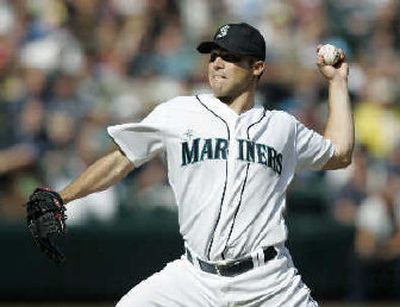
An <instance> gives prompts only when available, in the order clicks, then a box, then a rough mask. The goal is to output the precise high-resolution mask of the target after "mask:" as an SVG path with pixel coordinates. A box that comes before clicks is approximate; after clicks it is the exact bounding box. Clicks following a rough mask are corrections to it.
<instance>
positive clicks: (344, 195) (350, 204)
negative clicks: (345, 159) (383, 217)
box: [333, 146, 368, 227]
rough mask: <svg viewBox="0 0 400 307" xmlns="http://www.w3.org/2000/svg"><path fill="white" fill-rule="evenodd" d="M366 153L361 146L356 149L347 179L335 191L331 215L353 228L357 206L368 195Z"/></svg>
mask: <svg viewBox="0 0 400 307" xmlns="http://www.w3.org/2000/svg"><path fill="white" fill-rule="evenodd" d="M367 154H368V152H367V151H366V148H365V147H363V146H358V147H356V149H355V151H354V155H353V162H352V164H351V166H350V167H349V169H348V170H347V171H348V173H349V174H348V176H349V178H348V179H347V180H346V181H345V182H344V183H342V184H341V186H340V188H339V189H338V191H335V192H334V193H335V195H336V196H335V197H334V204H333V214H334V216H335V218H336V220H337V221H338V222H340V223H342V224H344V225H348V226H352V227H354V226H355V220H356V215H357V211H358V209H359V206H360V205H361V203H362V202H363V201H364V199H365V198H366V197H367V195H368V156H367Z"/></svg>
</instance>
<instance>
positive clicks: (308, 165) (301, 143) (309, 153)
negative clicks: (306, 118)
mask: <svg viewBox="0 0 400 307" xmlns="http://www.w3.org/2000/svg"><path fill="white" fill-rule="evenodd" d="M295 130H296V135H295V138H296V140H295V143H296V154H297V167H296V171H299V170H303V169H312V170H320V169H321V168H322V167H323V166H324V165H325V164H326V162H328V160H329V159H330V158H331V157H332V156H333V154H334V147H333V144H332V143H331V141H330V140H328V139H325V138H324V137H323V136H322V135H321V134H319V133H317V132H316V131H314V130H312V129H308V128H307V127H306V126H304V125H303V124H302V123H300V122H299V121H298V120H297V119H295Z"/></svg>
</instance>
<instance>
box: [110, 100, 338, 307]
mask: <svg viewBox="0 0 400 307" xmlns="http://www.w3.org/2000/svg"><path fill="white" fill-rule="evenodd" d="M108 133H109V134H110V136H111V137H112V138H113V139H114V141H115V142H116V143H117V144H118V146H119V147H120V148H121V150H122V151H123V152H124V153H125V154H126V156H127V157H128V158H129V159H130V160H131V161H132V162H133V164H134V165H135V166H136V167H138V166H140V165H142V164H143V163H145V162H146V161H148V160H150V159H151V158H152V157H154V156H155V155H157V154H159V153H161V152H164V153H166V156H167V161H168V176H169V182H170V184H171V186H172V188H173V190H174V192H175V196H176V201H177V205H178V212H179V225H180V233H181V234H182V236H183V239H184V241H185V245H186V247H187V248H188V249H189V250H190V251H191V253H192V254H193V255H194V256H195V257H197V258H199V259H202V260H204V261H209V262H211V263H226V262H227V261H229V260H236V259H239V258H242V257H246V256H249V255H250V256H254V255H258V254H259V251H260V249H262V248H263V247H267V246H274V247H275V248H276V250H277V252H278V255H277V257H276V259H273V260H271V261H268V263H266V264H264V263H263V264H262V266H263V267H264V268H263V269H262V270H261V268H259V269H253V270H250V271H248V272H246V273H244V274H241V275H238V276H236V277H223V276H216V275H213V274H209V273H205V272H203V271H200V270H199V269H198V268H196V267H194V266H193V265H192V264H191V263H190V262H188V261H187V260H186V258H185V257H183V258H182V259H180V260H177V261H175V262H173V263H171V264H170V265H168V266H167V267H166V268H165V269H164V270H162V271H161V272H159V273H157V274H155V275H153V276H152V277H150V278H149V279H147V280H145V281H144V282H142V283H141V284H139V285H138V286H136V287H134V288H133V289H132V290H131V291H130V292H129V293H128V294H127V295H126V296H124V298H123V299H122V300H121V301H120V303H119V304H118V306H141V303H143V302H148V300H149V297H150V296H151V297H152V299H153V300H154V301H155V304H159V305H157V306H172V305H169V304H171V301H170V300H171V299H172V300H173V299H174V298H173V296H174V295H186V294H187V297H181V298H176V299H177V301H180V302H184V303H186V304H187V305H186V306H225V305H224V303H223V300H224V299H226V300H227V301H232V300H234V301H235V300H236V302H237V304H242V303H243V302H244V301H246V300H248V303H245V304H244V303H243V304H244V305H246V306H253V304H255V305H254V306H316V304H315V305H314V303H313V301H312V299H311V297H310V293H309V290H308V288H307V287H306V286H305V285H304V284H303V283H302V282H301V278H300V277H299V275H298V274H297V271H296V269H295V268H294V266H293V264H292V262H291V258H290V255H289V253H288V252H287V250H286V248H285V247H284V242H285V241H286V239H287V230H286V226H285V221H284V217H283V213H284V211H285V202H286V189H287V188H288V186H289V184H290V182H291V181H292V178H293V176H294V174H295V173H296V172H297V171H298V170H299V169H307V168H308V169H320V168H321V167H322V166H323V165H324V164H325V163H326V162H327V161H328V160H329V159H330V157H331V156H332V155H333V152H334V149H333V146H332V144H331V142H330V141H329V140H327V139H324V138H323V137H322V136H321V135H320V134H318V133H316V132H315V131H313V130H310V129H307V128H306V127H305V126H304V125H302V124H301V123H300V122H299V121H297V120H296V119H295V118H294V117H293V116H292V115H289V114H288V113H286V112H283V111H269V110H266V109H264V108H262V107H253V108H252V109H250V110H249V111H247V112H244V113H242V114H240V115H238V114H237V113H236V112H234V111H233V110H232V108H230V107H229V106H227V105H226V104H224V103H223V102H221V101H220V100H219V99H218V98H216V97H215V96H214V95H212V94H203V95H198V96H185V97H177V98H174V99H172V100H170V101H168V102H165V103H162V104H161V105H159V106H158V107H156V108H155V110H153V111H152V112H151V113H150V114H149V115H148V116H147V117H146V118H145V119H144V120H143V121H142V122H140V123H128V124H123V125H117V126H111V127H109V128H108ZM155 249H156V247H155ZM253 259H254V258H253ZM255 266H257V265H256V264H255ZM259 266H261V264H259ZM188 268H190V269H188ZM260 278H263V281H262V280H260ZM244 280H246V282H244ZM199 282H200V283H202V285H200V284H199ZM236 282H237V287H239V288H240V287H242V286H243V284H245V285H247V287H249V289H251V288H252V289H253V290H254V289H255V288H257V287H259V291H249V292H247V291H246V289H245V288H246V286H245V287H244V288H243V289H242V290H243V291H238V292H237V295H236V296H235V297H233V298H232V297H230V298H229V299H228V298H227V297H225V298H224V296H223V295H222V294H221V293H222V292H219V291H222V289H225V287H228V288H229V287H235V283H236ZM180 283H183V284H185V285H183V287H184V289H183V290H181V292H179V293H180V294H176V293H175V291H176V290H174V289H176V288H174V287H173V285H176V284H180ZM196 285H197V286H196ZM264 285H268V286H267V287H264ZM160 287H168V289H169V288H171V289H170V292H171V293H169V292H168V291H162V292H160V293H159V295H158V294H157V293H158V291H159V290H157V289H158V288H160ZM196 287H203V288H202V289H203V290H205V291H206V292H207V291H209V296H205V297H204V298H203V299H204V301H194V298H196V299H199V300H200V298H199V297H198V293H199V291H200V290H199V288H196ZM278 289H280V290H278ZM299 289H300V290H299ZM182 291H183V292H182ZM273 291H277V292H280V291H282V292H281V293H280V294H276V297H274V298H273V299H271V298H270V296H271V293H273ZM182 293H183V294H182ZM185 293H186V294H185ZM234 293H235V292H234ZM250 293H252V294H250ZM253 294H254V297H252V295H253ZM267 298H268V299H267ZM264 299H265V300H266V301H268V302H269V303H268V304H266V305H264V304H261V302H262V301H263V300H264ZM220 300H222V301H220ZM253 300H254V302H257V300H260V301H258V303H259V304H258V303H251V302H252V301H253ZM246 302H247V301H246ZM296 302H297V303H296ZM300 302H302V303H300ZM307 302H308V303H307ZM310 302H311V303H310ZM173 306H175V305H173ZM241 306H242V305H241Z"/></svg>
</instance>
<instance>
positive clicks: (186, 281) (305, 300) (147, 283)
mask: <svg viewBox="0 0 400 307" xmlns="http://www.w3.org/2000/svg"><path fill="white" fill-rule="evenodd" d="M277 250H278V255H277V256H276V257H275V258H274V259H272V260H270V261H268V262H267V263H266V264H264V265H262V266H259V267H256V268H254V269H251V270H249V271H247V272H245V273H242V274H240V275H237V276H234V277H224V276H219V275H215V274H211V273H206V272H203V271H201V270H200V269H199V268H197V267H195V266H194V265H193V264H192V263H190V262H189V261H188V260H187V259H186V256H182V258H181V259H178V260H175V261H173V262H171V263H169V264H168V265H167V266H166V267H165V268H164V269H163V270H161V271H160V272H158V273H155V274H154V275H152V276H150V277H149V278H147V279H146V280H144V281H142V282H141V283H139V284H138V285H136V286H135V287H134V288H132V289H131V290H130V291H129V292H128V293H127V294H126V295H125V296H124V297H122V299H121V300H120V301H119V302H118V304H117V305H116V306H117V307H136V306H140V307H178V306H181V307H197V306H198V307H231V306H232V307H233V306H246V307H318V304H317V303H316V302H315V301H314V300H313V299H312V297H311V295H310V290H309V289H308V287H307V286H306V285H305V284H304V283H303V282H302V280H301V277H300V275H298V274H297V270H296V268H295V267H294V265H293V262H292V259H291V257H290V254H289V251H288V250H287V249H286V248H285V247H284V246H283V245H282V246H279V247H278V248H277Z"/></svg>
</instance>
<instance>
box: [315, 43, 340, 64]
mask: <svg viewBox="0 0 400 307" xmlns="http://www.w3.org/2000/svg"><path fill="white" fill-rule="evenodd" d="M318 56H322V57H323V59H324V63H325V64H326V65H335V64H336V63H337V62H338V60H339V57H340V53H339V49H338V48H336V47H335V46H333V45H330V44H326V45H323V46H321V48H319V50H318Z"/></svg>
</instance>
